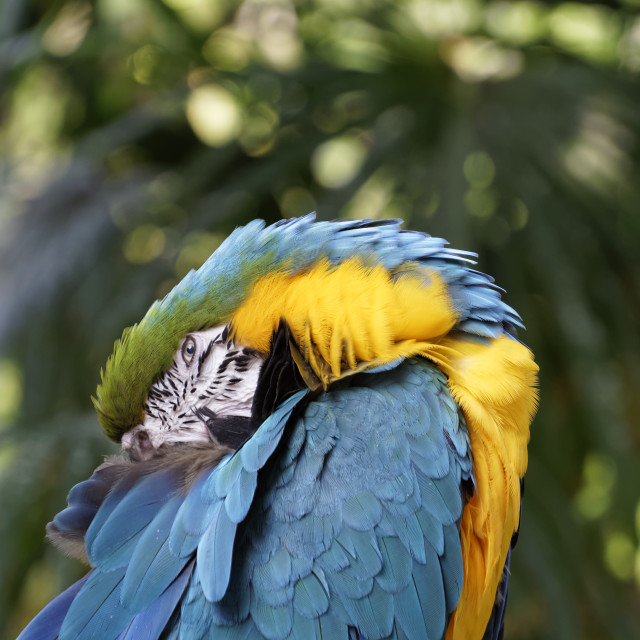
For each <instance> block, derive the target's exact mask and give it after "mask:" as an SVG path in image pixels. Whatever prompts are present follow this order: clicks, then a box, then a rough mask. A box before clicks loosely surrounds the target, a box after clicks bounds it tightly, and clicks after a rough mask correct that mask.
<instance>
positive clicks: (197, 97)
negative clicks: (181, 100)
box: [187, 84, 242, 147]
mask: <svg viewBox="0 0 640 640" xmlns="http://www.w3.org/2000/svg"><path fill="white" fill-rule="evenodd" d="M187 119H188V121H189V124H190V125H191V128H192V129H193V131H194V133H195V134H196V135H197V136H198V138H200V140H202V142H204V143H205V144H207V145H209V146H211V147H222V146H224V145H226V144H228V143H229V142H231V141H232V140H233V139H234V138H236V137H237V135H238V134H239V133H240V129H241V126H242V117H241V113H240V109H239V107H238V105H237V103H236V100H235V98H234V97H233V96H232V95H231V93H229V91H227V90H226V89H224V88H223V87H221V86H219V85H216V84H207V85H203V86H201V87H197V88H196V89H194V90H193V91H192V92H191V95H190V96H189V99H188V101H187Z"/></svg>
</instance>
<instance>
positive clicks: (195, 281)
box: [94, 215, 519, 459]
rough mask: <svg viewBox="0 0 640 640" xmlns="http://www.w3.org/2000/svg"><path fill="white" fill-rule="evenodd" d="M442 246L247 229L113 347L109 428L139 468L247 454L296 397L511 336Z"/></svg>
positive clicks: (302, 222) (513, 318)
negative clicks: (191, 448)
mask: <svg viewBox="0 0 640 640" xmlns="http://www.w3.org/2000/svg"><path fill="white" fill-rule="evenodd" d="M445 244H446V243H445V242H444V241H443V240H441V239H439V238H432V237H430V236H427V235H426V234H422V233H416V232H408V231H402V230H400V227H399V221H394V220H386V221H336V222H314V218H313V216H312V215H311V216H306V217H304V218H299V219H294V220H289V221H282V222H280V223H277V224H275V225H272V226H270V227H265V225H264V223H263V222H262V221H254V222H252V223H250V224H249V225H247V226H245V227H243V228H240V229H237V230H236V231H235V232H234V233H233V234H232V235H231V236H229V238H228V239H227V240H226V241H225V242H224V243H223V244H222V245H221V246H220V247H219V249H218V250H217V251H216V252H215V253H214V254H213V255H212V256H211V257H210V258H209V259H208V260H207V261H206V262H205V263H204V265H203V266H202V267H201V268H200V269H199V270H197V271H192V272H190V273H189V274H188V275H187V276H186V277H185V278H184V279H183V280H182V282H180V283H179V284H178V285H176V287H175V288H174V289H173V290H172V291H171V292H170V293H169V294H168V295H167V296H166V297H165V298H164V299H163V300H162V301H158V302H155V303H154V304H153V305H152V306H151V308H150V309H149V311H148V312H147V314H146V315H145V317H144V318H143V319H142V320H141V321H140V323H139V324H137V325H134V326H133V327H131V328H129V329H127V330H125V332H124V334H123V336H122V338H121V339H120V340H119V341H118V342H117V343H116V345H115V348H114V352H113V354H112V356H111V357H110V358H109V361H108V362H107V365H106V368H105V370H104V371H103V372H102V382H101V384H100V385H99V387H98V390H97V393H96V397H95V398H94V404H95V407H96V409H97V411H98V416H99V419H100V422H101V424H102V427H103V428H104V430H105V432H106V434H107V435H108V436H109V437H110V438H112V439H113V440H115V441H117V442H120V443H121V444H122V446H123V448H124V449H126V450H128V451H129V452H130V453H131V454H132V457H134V458H137V459H147V458H150V457H152V456H153V455H155V453H156V452H157V451H158V449H160V448H161V447H163V446H164V445H175V444H179V443H194V442H212V443H215V444H218V445H220V446H222V447H229V448H231V449H237V448H238V447H239V446H240V445H241V444H242V442H243V441H244V440H245V439H246V438H247V437H248V436H249V435H251V433H252V432H253V430H255V428H256V427H257V426H258V425H259V424H260V422H261V419H262V418H264V417H265V415H266V414H268V411H269V410H270V409H273V408H275V406H274V403H277V402H278V401H279V400H282V399H283V397H286V393H287V392H288V391H291V390H295V388H300V386H304V385H306V386H307V387H310V388H312V389H320V388H327V387H328V386H329V385H331V384H332V383H333V382H334V381H336V380H338V379H340V378H343V377H345V376H347V375H351V374H353V373H357V372H359V371H362V370H363V369H367V368H373V367H378V366H380V365H385V364H388V363H390V362H392V361H395V360H398V359H400V358H405V357H411V356H413V355H416V354H421V355H426V356H427V357H430V356H429V354H430V353H433V359H434V360H436V361H437V360H438V358H439V357H440V356H439V355H438V348H439V347H438V345H439V344H440V342H441V341H442V340H443V338H444V337H446V336H448V335H453V334H455V335H467V336H469V337H470V338H471V339H473V340H479V341H482V340H489V339H491V338H493V337H497V336H499V335H503V334H504V332H505V331H507V332H511V331H513V328H514V325H517V324H519V318H518V316H517V315H516V314H515V312H514V311H513V310H511V309H510V308H509V307H508V306H507V305H505V304H504V303H503V302H502V301H501V300H500V295H499V293H498V292H497V288H496V287H495V286H494V285H493V284H492V282H491V280H490V278H488V277H487V276H484V275H483V274H480V273H478V272H476V271H473V270H472V269H470V268H469V266H468V265H469V262H470V260H469V258H468V255H469V254H465V253H464V252H459V251H455V250H452V249H448V248H446V247H445ZM278 336H279V338H278ZM276 346H277V349H276ZM276 351H277V353H276ZM261 380H262V382H261ZM261 388H262V390H261ZM274 389H275V391H274ZM258 396H259V400H260V402H259V403H256V398H257V397H258Z"/></svg>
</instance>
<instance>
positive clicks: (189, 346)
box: [182, 336, 196, 367]
mask: <svg viewBox="0 0 640 640" xmlns="http://www.w3.org/2000/svg"><path fill="white" fill-rule="evenodd" d="M195 353H196V341H195V340H194V339H193V338H192V337H191V336H189V337H188V338H187V339H186V340H185V341H184V343H183V345H182V359H183V360H184V362H185V364H186V365H187V367H188V366H189V365H190V364H191V361H192V360H193V356H194V355H195Z"/></svg>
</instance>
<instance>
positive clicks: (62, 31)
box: [42, 2, 91, 57]
mask: <svg viewBox="0 0 640 640" xmlns="http://www.w3.org/2000/svg"><path fill="white" fill-rule="evenodd" d="M90 26H91V5H90V4H89V3H88V2H69V3H68V4H65V5H63V6H62V9H60V11H59V12H58V15H57V16H56V17H55V19H54V21H53V22H52V23H51V24H50V25H49V26H48V27H47V29H46V31H45V32H44V33H43V34H42V46H43V47H44V49H45V50H46V51H48V52H49V53H50V54H52V55H54V56H60V57H64V56H68V55H71V54H72V53H73V52H74V51H75V50H76V49H77V48H78V47H79V46H80V45H81V44H82V41H83V40H84V38H85V36H86V35H87V31H89V27H90Z"/></svg>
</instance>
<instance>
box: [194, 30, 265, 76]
mask: <svg viewBox="0 0 640 640" xmlns="http://www.w3.org/2000/svg"><path fill="white" fill-rule="evenodd" d="M252 47H253V45H252V43H251V38H250V37H249V35H248V34H246V33H245V32H244V31H239V30H238V29H236V28H234V27H222V28H221V29H218V30H217V31H216V32H215V33H213V34H211V36H210V37H209V39H208V40H207V41H206V42H205V44H204V46H203V48H202V55H203V56H204V58H205V60H207V62H208V63H209V64H210V65H211V66H212V67H213V68H214V69H220V70H222V71H240V70H241V69H244V68H245V67H246V66H247V64H249V60H250V59H251V50H252Z"/></svg>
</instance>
